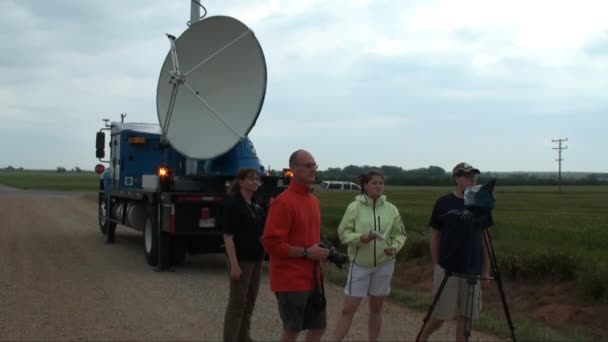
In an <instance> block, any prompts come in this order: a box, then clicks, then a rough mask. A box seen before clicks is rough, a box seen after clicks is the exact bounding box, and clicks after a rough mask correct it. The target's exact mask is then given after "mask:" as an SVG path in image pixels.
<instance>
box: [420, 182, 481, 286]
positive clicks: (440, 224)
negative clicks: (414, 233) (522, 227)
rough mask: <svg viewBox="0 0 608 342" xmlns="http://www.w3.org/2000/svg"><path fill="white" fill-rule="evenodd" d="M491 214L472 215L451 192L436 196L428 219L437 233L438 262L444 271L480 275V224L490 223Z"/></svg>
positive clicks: (430, 225) (461, 199)
mask: <svg viewBox="0 0 608 342" xmlns="http://www.w3.org/2000/svg"><path fill="white" fill-rule="evenodd" d="M492 223H493V221H492V216H491V215H490V216H488V217H486V218H476V217H473V215H472V214H471V213H469V212H468V211H467V210H465V206H464V199H463V198H458V197H456V195H454V194H453V193H449V194H447V195H445V196H442V197H440V198H439V199H438V200H437V202H435V206H434V207H433V213H432V214H431V218H430V220H429V224H428V225H429V227H431V228H432V229H436V230H438V231H439V232H440V233H441V240H440V242H439V265H440V266H441V267H442V268H444V269H445V270H447V271H450V272H454V273H463V274H473V275H478V274H481V270H482V264H483V250H482V243H483V240H482V235H481V231H482V227H483V226H487V227H489V226H491V225H492Z"/></svg>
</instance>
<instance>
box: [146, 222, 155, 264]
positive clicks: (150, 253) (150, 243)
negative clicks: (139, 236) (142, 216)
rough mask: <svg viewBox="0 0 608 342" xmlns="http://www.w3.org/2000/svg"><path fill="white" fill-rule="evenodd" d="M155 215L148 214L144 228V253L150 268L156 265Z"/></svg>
mask: <svg viewBox="0 0 608 342" xmlns="http://www.w3.org/2000/svg"><path fill="white" fill-rule="evenodd" d="M156 221H157V219H156V215H151V214H150V213H148V217H147V218H146V225H145V226H144V253H145V255H146V262H147V263H148V265H150V266H156V265H158V231H157V229H158V228H157V227H156V226H157V223H156Z"/></svg>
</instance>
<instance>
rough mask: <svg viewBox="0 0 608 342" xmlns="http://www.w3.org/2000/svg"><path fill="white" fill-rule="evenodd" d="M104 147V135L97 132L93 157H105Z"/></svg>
mask: <svg viewBox="0 0 608 342" xmlns="http://www.w3.org/2000/svg"><path fill="white" fill-rule="evenodd" d="M105 145H106V135H105V133H104V132H97V136H96V139H95V149H96V151H95V157H97V158H100V159H101V158H103V157H105V156H106V152H105V150H104V148H105Z"/></svg>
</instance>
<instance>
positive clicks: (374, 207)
mask: <svg viewBox="0 0 608 342" xmlns="http://www.w3.org/2000/svg"><path fill="white" fill-rule="evenodd" d="M372 213H373V215H374V231H377V229H376V200H374V201H373V202H372ZM376 254H377V251H376V239H374V267H376Z"/></svg>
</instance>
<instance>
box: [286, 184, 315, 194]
mask: <svg viewBox="0 0 608 342" xmlns="http://www.w3.org/2000/svg"><path fill="white" fill-rule="evenodd" d="M289 190H291V191H294V192H295V193H297V194H299V195H303V196H306V195H308V194H310V193H311V192H312V191H311V190H312V188H311V187H310V185H308V184H300V183H297V182H295V181H293V180H292V181H291V182H290V183H289Z"/></svg>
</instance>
